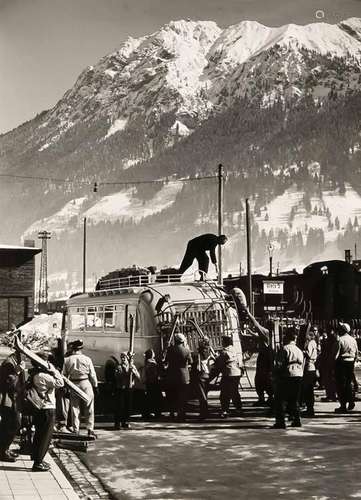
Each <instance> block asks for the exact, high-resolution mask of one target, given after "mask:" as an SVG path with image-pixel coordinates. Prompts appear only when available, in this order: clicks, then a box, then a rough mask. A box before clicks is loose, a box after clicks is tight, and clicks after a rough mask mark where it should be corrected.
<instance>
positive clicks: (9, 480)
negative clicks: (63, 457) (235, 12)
mask: <svg viewBox="0 0 361 500" xmlns="http://www.w3.org/2000/svg"><path fill="white" fill-rule="evenodd" d="M45 460H46V462H47V463H49V465H50V466H51V469H50V470H49V471H48V472H32V470H31V468H32V465H33V462H32V460H30V458H29V457H28V456H27V455H20V456H19V458H18V459H17V460H16V462H14V463H8V462H1V461H0V500H10V499H11V500H67V499H68V500H79V496H78V495H77V493H76V492H75V491H74V489H73V487H72V486H71V484H70V483H69V481H68V480H67V479H66V477H65V476H64V474H63V472H62V471H61V470H60V469H59V467H58V466H57V464H56V463H55V461H54V460H53V458H52V457H51V455H50V454H49V453H48V454H47V456H46V458H45Z"/></svg>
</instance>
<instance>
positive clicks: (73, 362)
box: [64, 340, 98, 436]
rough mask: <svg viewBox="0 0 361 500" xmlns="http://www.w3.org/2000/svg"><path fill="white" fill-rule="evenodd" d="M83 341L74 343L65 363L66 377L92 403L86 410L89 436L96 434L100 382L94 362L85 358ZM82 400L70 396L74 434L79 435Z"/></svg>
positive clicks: (73, 395) (72, 395) (72, 394)
mask: <svg viewBox="0 0 361 500" xmlns="http://www.w3.org/2000/svg"><path fill="white" fill-rule="evenodd" d="M82 348H83V341H82V340H75V341H74V342H72V353H71V355H70V356H69V357H67V358H66V359H65V361H64V375H65V376H66V377H68V378H69V379H70V380H71V381H72V382H73V383H74V384H75V385H77V386H78V387H79V388H80V389H81V390H82V391H83V392H85V393H86V394H87V395H88V396H89V397H90V402H89V403H88V404H87V405H86V406H85V408H84V410H85V411H84V416H85V419H86V428H87V430H88V436H95V434H94V392H97V391H98V380H97V376H96V373H95V369H94V365H93V362H92V360H91V359H90V358H89V357H88V356H85V355H84V354H83V353H82V352H81V349H82ZM82 403H83V402H82V401H81V400H80V398H79V397H78V396H77V395H76V394H74V393H71V394H70V405H71V414H72V423H73V429H74V432H76V433H78V432H79V428H80V418H79V417H80V409H81V405H82Z"/></svg>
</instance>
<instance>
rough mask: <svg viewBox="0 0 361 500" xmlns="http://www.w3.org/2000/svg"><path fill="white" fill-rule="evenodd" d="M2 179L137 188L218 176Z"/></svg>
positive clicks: (23, 177)
mask: <svg viewBox="0 0 361 500" xmlns="http://www.w3.org/2000/svg"><path fill="white" fill-rule="evenodd" d="M0 177H2V178H10V179H19V180H33V181H45V182H59V183H63V184H74V185H76V184H78V185H93V184H95V183H96V184H97V187H100V186H137V185H139V184H172V183H177V182H193V181H202V180H206V179H216V178H217V175H199V176H193V177H182V178H179V179H167V178H163V179H146V180H136V181H99V182H98V181H97V180H96V181H81V180H72V179H60V178H56V177H42V176H30V175H17V174H0Z"/></svg>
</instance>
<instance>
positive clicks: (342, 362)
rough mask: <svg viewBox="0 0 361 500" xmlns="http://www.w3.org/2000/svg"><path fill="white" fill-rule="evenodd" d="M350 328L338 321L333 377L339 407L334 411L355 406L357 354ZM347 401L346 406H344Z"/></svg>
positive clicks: (341, 411)
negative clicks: (354, 388) (353, 382)
mask: <svg viewBox="0 0 361 500" xmlns="http://www.w3.org/2000/svg"><path fill="white" fill-rule="evenodd" d="M350 332H351V328H350V325H349V324H348V323H339V328H338V334H339V339H338V346H337V353H336V363H335V378H336V389H337V396H338V400H339V402H340V407H339V408H336V409H335V412H336V413H347V411H351V410H353V409H354V408H355V397H354V393H353V390H352V379H353V376H354V366H355V361H356V360H357V356H358V348H357V342H356V340H355V339H354V338H353V337H352V336H351V335H350ZM347 403H348V407H347V406H346V405H347Z"/></svg>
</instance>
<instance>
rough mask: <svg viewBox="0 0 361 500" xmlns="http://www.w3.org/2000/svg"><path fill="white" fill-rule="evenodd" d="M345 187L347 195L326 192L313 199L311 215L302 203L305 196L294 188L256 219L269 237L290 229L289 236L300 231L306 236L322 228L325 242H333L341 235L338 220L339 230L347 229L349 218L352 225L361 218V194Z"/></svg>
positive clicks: (279, 197)
mask: <svg viewBox="0 0 361 500" xmlns="http://www.w3.org/2000/svg"><path fill="white" fill-rule="evenodd" d="M345 188H346V191H345V194H344V195H343V194H340V193H339V192H337V191H330V190H329V191H323V192H322V194H321V196H312V197H311V198H310V204H311V212H307V211H306V208H305V206H304V201H303V200H304V196H305V193H304V192H302V191H298V190H297V186H293V187H291V188H289V189H287V190H286V191H285V192H284V193H283V194H282V195H280V196H277V197H276V198H274V199H273V200H272V201H271V203H269V204H268V205H267V207H264V208H266V210H264V208H263V209H262V210H261V214H260V215H259V216H256V217H255V221H256V223H257V224H258V227H259V230H260V231H262V230H265V231H266V234H268V233H269V231H270V230H271V229H272V230H273V231H274V234H275V235H276V234H277V233H278V232H279V231H280V230H287V231H288V233H289V234H290V235H291V234H296V233H297V232H300V233H301V234H302V235H303V236H307V232H308V230H309V229H311V228H312V229H322V230H323V231H324V235H325V242H326V243H329V242H334V241H336V239H337V237H338V235H339V234H340V231H339V230H337V229H336V228H335V219H336V217H337V218H338V220H339V224H340V230H344V229H345V228H346V225H347V223H348V221H349V220H350V219H351V221H352V222H353V221H354V218H355V217H357V218H359V217H361V197H360V195H359V194H358V193H357V192H356V191H355V190H354V189H353V188H352V187H351V186H350V185H349V184H346V185H345ZM292 212H293V214H292ZM360 222H361V219H360ZM330 223H331V224H330Z"/></svg>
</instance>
